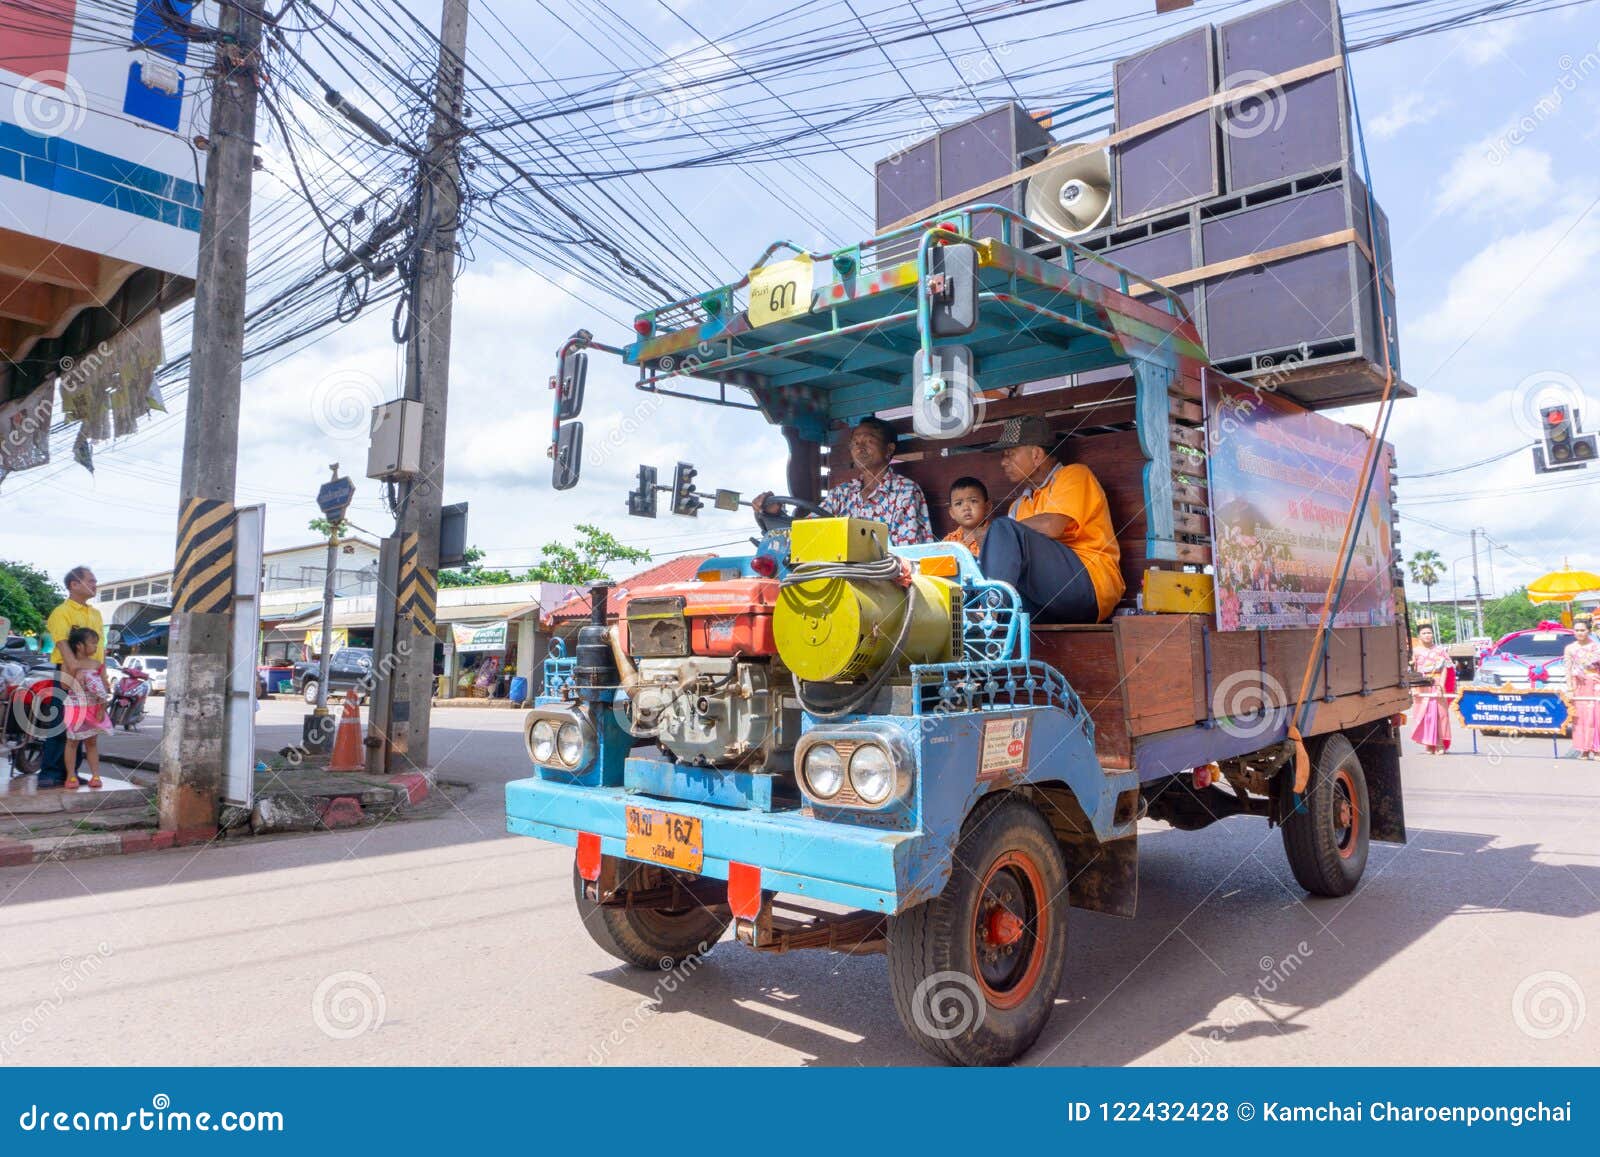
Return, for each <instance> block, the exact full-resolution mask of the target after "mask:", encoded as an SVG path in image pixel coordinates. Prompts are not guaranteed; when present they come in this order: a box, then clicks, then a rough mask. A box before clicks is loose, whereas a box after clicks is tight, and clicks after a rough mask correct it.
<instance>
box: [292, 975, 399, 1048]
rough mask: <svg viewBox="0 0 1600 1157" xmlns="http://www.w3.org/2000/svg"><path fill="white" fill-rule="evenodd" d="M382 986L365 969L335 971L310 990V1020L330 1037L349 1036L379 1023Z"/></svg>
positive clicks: (384, 1002) (384, 1003)
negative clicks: (359, 970) (311, 991)
mask: <svg viewBox="0 0 1600 1157" xmlns="http://www.w3.org/2000/svg"><path fill="white" fill-rule="evenodd" d="M388 1010H389V1004H388V1001H387V1000H386V999H385V998H384V995H383V986H382V985H381V984H379V983H378V982H377V981H376V980H374V979H373V978H372V977H371V976H369V975H368V974H367V973H365V972H335V973H333V974H331V975H329V976H325V977H323V978H322V982H321V983H320V984H318V985H317V988H316V991H315V992H313V993H312V994H311V1022H312V1023H313V1024H315V1025H316V1026H317V1027H318V1028H319V1029H321V1030H322V1033H323V1035H324V1036H327V1037H330V1038H331V1039H333V1040H353V1039H355V1038H356V1037H358V1036H361V1035H362V1034H363V1033H368V1032H376V1031H377V1030H378V1029H380V1028H382V1027H383V1019H384V1016H385V1015H386V1014H387V1012H388Z"/></svg>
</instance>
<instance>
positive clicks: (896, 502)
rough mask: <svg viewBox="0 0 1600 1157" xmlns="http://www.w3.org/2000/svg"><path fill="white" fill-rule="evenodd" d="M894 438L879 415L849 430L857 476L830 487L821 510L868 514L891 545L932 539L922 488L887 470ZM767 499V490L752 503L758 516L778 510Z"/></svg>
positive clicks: (845, 514)
mask: <svg viewBox="0 0 1600 1157" xmlns="http://www.w3.org/2000/svg"><path fill="white" fill-rule="evenodd" d="M898 442H899V436H898V435H897V434H896V433H895V432H894V427H893V426H891V425H889V423H888V422H885V421H884V420H883V419H882V418H872V417H867V418H862V419H861V421H860V422H858V423H856V427H855V429H854V430H852V431H851V432H850V457H851V459H852V460H853V461H854V462H855V464H856V469H857V470H858V471H860V476H859V477H857V478H852V479H851V480H850V481H849V482H845V483H842V484H841V485H839V486H835V487H833V488H832V489H831V490H829V491H828V497H827V498H826V499H824V500H823V502H822V508H823V509H824V510H826V511H827V512H828V513H829V514H831V515H833V516H835V517H836V518H871V519H875V520H876V521H878V522H881V523H883V524H885V525H886V526H888V528H889V541H890V543H892V544H893V545H895V546H912V545H914V544H916V543H919V542H931V541H933V524H932V522H931V521H930V520H929V518H928V500H927V499H926V498H925V497H923V494H922V487H920V486H918V485H917V484H916V483H915V482H913V481H911V479H909V478H907V477H906V476H905V475H904V474H898V473H896V472H895V471H893V470H891V469H890V468H889V463H890V461H891V460H893V458H894V451H895V446H896V444H897V443H898ZM771 498H772V492H771V491H770V490H768V491H764V492H762V493H760V494H757V495H756V496H755V499H754V501H752V502H751V505H752V506H753V507H754V508H755V510H756V513H757V514H769V515H772V514H779V513H781V508H780V507H779V506H778V505H777V504H776V503H774V502H772V501H771Z"/></svg>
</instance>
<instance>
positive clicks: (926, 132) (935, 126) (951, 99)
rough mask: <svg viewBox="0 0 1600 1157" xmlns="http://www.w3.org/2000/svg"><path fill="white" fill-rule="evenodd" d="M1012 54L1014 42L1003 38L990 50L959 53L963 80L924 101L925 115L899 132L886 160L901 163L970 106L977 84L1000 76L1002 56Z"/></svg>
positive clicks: (894, 163)
mask: <svg viewBox="0 0 1600 1157" xmlns="http://www.w3.org/2000/svg"><path fill="white" fill-rule="evenodd" d="M1010 55H1011V45H1010V44H1009V43H1007V42H1005V41H1002V42H1000V43H998V44H996V45H995V46H994V47H993V48H992V49H991V50H990V51H988V52H972V53H967V54H966V55H963V56H959V57H957V58H956V75H957V76H958V77H960V78H961V83H960V84H958V85H957V86H956V87H955V88H953V89H951V90H950V91H948V92H947V93H945V94H944V95H943V96H941V97H940V98H939V99H938V100H936V101H934V102H933V104H931V105H926V104H925V111H924V113H923V116H922V118H921V119H920V120H918V121H917V122H916V124H914V125H913V126H912V127H911V128H909V129H907V130H906V131H905V132H904V133H902V134H901V135H900V137H899V138H898V139H897V140H896V141H895V142H894V144H893V145H892V146H891V147H890V149H889V154H888V156H887V157H886V158H885V160H886V161H887V162H888V163H889V164H891V165H896V164H899V163H900V162H901V161H902V160H904V159H905V155H906V153H908V152H909V151H910V150H911V149H912V148H913V147H915V146H916V145H917V144H919V143H921V141H923V140H924V139H925V138H926V137H928V136H930V135H931V134H933V133H936V132H938V131H939V126H940V125H941V124H943V123H944V121H945V120H946V119H947V118H949V117H951V116H953V115H954V114H956V113H958V112H961V111H962V110H963V109H965V108H967V107H968V106H969V105H970V104H971V102H972V100H973V97H974V90H975V89H976V88H977V86H978V85H980V84H985V83H987V82H988V81H991V80H993V79H994V78H995V77H997V76H999V75H1000V72H1001V68H1000V59H1001V58H1002V57H1006V56H1010Z"/></svg>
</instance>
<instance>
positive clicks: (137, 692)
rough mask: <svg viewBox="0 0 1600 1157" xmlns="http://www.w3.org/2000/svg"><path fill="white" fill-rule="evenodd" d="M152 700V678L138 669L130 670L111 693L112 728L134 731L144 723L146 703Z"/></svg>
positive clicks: (124, 673)
mask: <svg viewBox="0 0 1600 1157" xmlns="http://www.w3.org/2000/svg"><path fill="white" fill-rule="evenodd" d="M149 698H150V676H149V675H147V674H145V673H144V672H143V671H141V670H139V669H138V668H137V667H134V668H128V669H127V670H125V671H124V672H123V675H122V678H120V679H118V680H117V686H116V688H115V689H114V690H113V691H112V692H111V707H110V710H109V715H110V717H111V726H112V727H120V728H122V729H123V730H124V731H132V730H133V729H134V728H135V727H137V726H139V724H140V723H142V722H143V721H144V709H145V701H146V700H147V699H149Z"/></svg>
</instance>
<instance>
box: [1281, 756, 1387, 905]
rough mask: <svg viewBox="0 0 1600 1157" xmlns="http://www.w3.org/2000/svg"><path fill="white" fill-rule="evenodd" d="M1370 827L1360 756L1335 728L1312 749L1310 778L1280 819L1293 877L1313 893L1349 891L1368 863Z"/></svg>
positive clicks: (1365, 784) (1285, 849) (1364, 776)
mask: <svg viewBox="0 0 1600 1157" xmlns="http://www.w3.org/2000/svg"><path fill="white" fill-rule="evenodd" d="M1288 774H1291V775H1292V774H1293V771H1292V769H1291V770H1290V771H1289V772H1288ZM1371 830H1372V811H1371V808H1370V807H1369V805H1368V802H1367V777H1366V773H1365V772H1363V771H1362V769H1361V759H1360V757H1359V756H1357V755H1356V751H1355V748H1353V747H1351V746H1350V741H1349V740H1348V739H1346V738H1345V737H1344V736H1343V735H1341V734H1339V733H1338V732H1335V733H1333V734H1332V735H1330V736H1328V737H1327V738H1326V739H1324V740H1323V741H1322V744H1321V745H1320V747H1318V749H1317V750H1316V751H1315V753H1314V754H1313V756H1312V764H1311V782H1310V783H1309V784H1307V785H1306V792H1305V795H1304V796H1303V797H1302V798H1301V801H1300V804H1299V806H1298V807H1296V809H1295V810H1294V811H1293V812H1292V813H1291V814H1290V816H1289V818H1288V819H1287V820H1285V821H1284V824H1283V850H1284V851H1285V852H1287V853H1288V855H1289V867H1290V869H1291V870H1292V871H1293V872H1294V878H1295V879H1296V880H1298V881H1299V883H1300V886H1301V887H1302V888H1304V889H1305V890H1306V891H1308V892H1310V893H1311V894H1312V895H1313V896H1348V895H1349V894H1350V893H1351V892H1354V891H1355V890H1356V885H1357V884H1359V883H1360V882H1361V874H1362V873H1363V872H1365V871H1366V869H1367V851H1368V849H1369V847H1370V843H1369V841H1370V837H1371Z"/></svg>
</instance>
